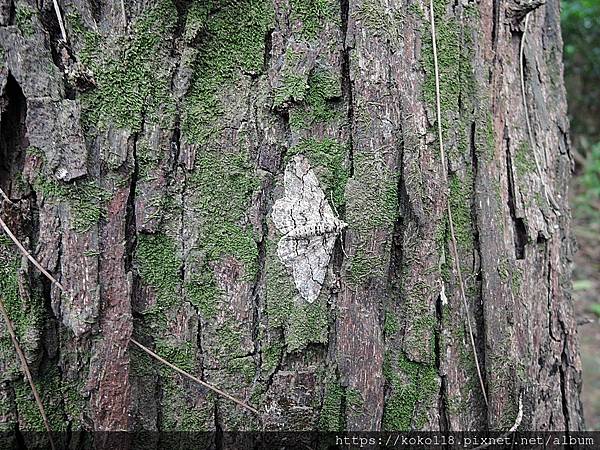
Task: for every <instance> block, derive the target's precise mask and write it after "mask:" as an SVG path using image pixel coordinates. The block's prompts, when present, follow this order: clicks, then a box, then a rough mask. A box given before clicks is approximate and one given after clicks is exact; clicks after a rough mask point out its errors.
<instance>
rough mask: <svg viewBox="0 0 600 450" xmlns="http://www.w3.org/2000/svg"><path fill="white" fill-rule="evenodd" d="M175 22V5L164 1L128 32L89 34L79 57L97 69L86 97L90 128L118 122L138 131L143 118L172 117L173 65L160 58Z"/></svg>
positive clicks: (173, 105)
mask: <svg viewBox="0 0 600 450" xmlns="http://www.w3.org/2000/svg"><path fill="white" fill-rule="evenodd" d="M176 23H177V10H176V9H175V6H174V5H173V3H172V2H171V1H168V0H161V1H159V2H157V3H156V4H155V5H154V6H152V7H151V8H149V9H148V10H147V11H145V12H144V14H143V15H142V16H141V17H140V18H139V19H137V20H136V21H135V22H134V23H133V25H132V30H133V32H132V33H131V34H129V35H127V36H122V35H115V34H111V35H109V36H107V37H104V36H98V35H95V36H94V34H93V33H91V32H85V34H84V35H83V40H84V47H83V49H82V51H81V59H82V61H83V62H84V64H86V65H87V66H88V68H89V69H91V70H92V71H93V74H94V79H95V81H96V85H97V88H96V89H94V90H92V91H90V92H88V93H85V94H84V95H83V96H82V101H83V113H84V120H85V123H86V124H87V125H88V126H89V125H94V126H96V127H99V128H101V129H104V128H107V127H108V126H109V125H110V124H114V125H115V126H117V127H119V128H124V129H129V130H132V131H140V130H141V127H142V123H143V121H154V122H156V123H163V120H164V119H165V118H171V117H173V115H174V111H175V103H174V100H173V99H172V98H171V96H170V93H169V92H170V80H171V75H170V73H169V72H170V69H169V67H168V66H165V65H164V64H162V61H165V60H166V59H167V55H168V51H169V49H170V43H169V39H168V36H169V35H170V34H171V33H172V32H173V31H174V29H175V26H176ZM112 49H118V51H117V52H112V51H111V50H112ZM115 53H116V54H115ZM161 56H164V57H161Z"/></svg>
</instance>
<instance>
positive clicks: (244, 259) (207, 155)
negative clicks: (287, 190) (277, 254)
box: [189, 151, 258, 280]
mask: <svg viewBox="0 0 600 450" xmlns="http://www.w3.org/2000/svg"><path fill="white" fill-rule="evenodd" d="M253 171H254V169H253V167H252V165H251V164H250V163H249V161H248V156H247V155H246V154H244V153H233V154H229V153H227V152H225V151H220V152H211V151H206V152H203V153H202V154H201V155H199V156H198V157H197V159H196V166H195V169H194V172H193V173H192V175H191V176H190V178H189V181H190V185H189V190H190V191H194V194H195V195H194V198H195V200H194V201H195V205H194V208H195V210H196V211H197V216H196V218H197V220H198V223H199V224H200V235H199V239H198V242H199V243H200V246H201V250H202V251H203V252H204V253H205V254H206V257H207V259H208V260H209V261H215V260H218V259H219V258H221V257H222V256H224V255H232V256H234V257H235V258H236V259H237V260H238V261H240V262H241V263H242V264H243V265H244V269H245V273H244V278H245V279H247V280H251V279H253V278H254V277H255V275H256V273H257V271H258V246H257V244H256V241H255V239H254V234H253V231H252V230H251V229H248V227H246V226H244V225H242V223H243V221H244V218H245V216H246V211H247V210H248V207H249V206H250V204H251V201H252V194H253V192H254V190H255V189H257V188H258V182H257V180H256V178H255V177H254V176H253V175H252V174H253Z"/></svg>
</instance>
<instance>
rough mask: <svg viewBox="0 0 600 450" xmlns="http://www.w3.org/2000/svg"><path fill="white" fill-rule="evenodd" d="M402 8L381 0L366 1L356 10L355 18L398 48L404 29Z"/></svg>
mask: <svg viewBox="0 0 600 450" xmlns="http://www.w3.org/2000/svg"><path fill="white" fill-rule="evenodd" d="M412 5H414V4H411V6H412ZM400 8H401V7H398V8H397V9H396V8H392V7H390V6H389V5H388V4H383V2H382V1H381V0H364V1H363V2H361V3H360V6H359V7H358V8H356V9H355V12H354V17H355V18H356V19H357V20H359V21H361V22H362V23H364V24H365V26H366V27H367V28H368V29H369V31H370V32H371V33H374V34H375V36H377V35H379V36H384V37H386V38H387V40H388V43H389V44H392V45H393V46H396V45H398V44H399V43H400V40H401V38H402V34H401V30H402V29H403V28H404V26H403V16H402V15H401V11H402V10H401V9H400Z"/></svg>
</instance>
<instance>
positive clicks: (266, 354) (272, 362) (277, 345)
mask: <svg viewBox="0 0 600 450" xmlns="http://www.w3.org/2000/svg"><path fill="white" fill-rule="evenodd" d="M283 351H284V348H283V344H282V343H281V342H280V341H278V340H277V341H274V342H271V343H269V345H267V346H266V347H264V348H263V349H262V362H263V369H264V370H265V371H266V372H267V373H271V372H272V371H273V370H275V369H276V368H277V366H278V365H279V361H281V356H282V354H283Z"/></svg>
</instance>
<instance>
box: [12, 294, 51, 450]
mask: <svg viewBox="0 0 600 450" xmlns="http://www.w3.org/2000/svg"><path fill="white" fill-rule="evenodd" d="M0 314H2V317H3V318H4V322H5V323H6V329H7V330H8V334H9V335H10V340H11V341H12V344H13V347H14V348H15V352H17V355H18V357H19V360H20V362H21V368H22V369H23V372H24V373H25V378H27V382H28V383H29V387H30V388H31V392H32V393H33V398H34V399H35V403H36V404H37V408H38V410H39V411H40V415H41V416H42V421H43V422H44V428H46V432H47V433H48V440H49V441H50V447H51V448H52V450H55V449H56V447H55V446H54V441H53V440H52V429H51V428H50V423H49V422H48V417H47V416H46V411H45V410H44V404H43V403H42V399H41V397H40V395H39V393H38V391H37V389H36V387H35V384H34V383H33V377H32V376H31V371H30V370H29V365H28V364H27V359H26V358H25V354H24V353H23V350H22V349H21V345H20V344H19V340H18V339H17V334H16V333H15V329H14V328H13V326H12V322H11V321H10V317H8V313H7V312H6V309H5V308H4V301H3V300H2V298H1V297H0Z"/></svg>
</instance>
